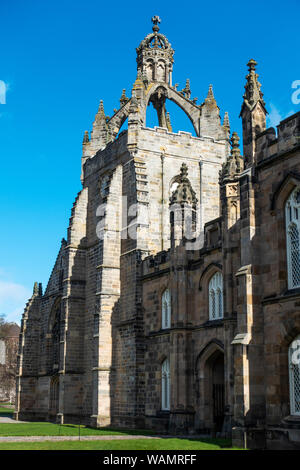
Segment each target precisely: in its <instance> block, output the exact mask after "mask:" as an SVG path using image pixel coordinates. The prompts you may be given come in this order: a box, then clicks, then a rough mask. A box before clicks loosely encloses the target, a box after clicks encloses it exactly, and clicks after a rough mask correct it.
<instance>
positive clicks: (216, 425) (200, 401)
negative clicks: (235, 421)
mask: <svg viewBox="0 0 300 470" xmlns="http://www.w3.org/2000/svg"><path fill="white" fill-rule="evenodd" d="M224 376H225V371H224V351H223V347H222V345H221V344H219V342H215V341H212V342H211V343H209V344H208V345H207V346H206V347H205V348H204V349H203V350H202V352H201V353H200V355H199V357H198V360H197V365H196V400H197V403H196V422H195V425H196V428H197V429H198V431H201V432H202V431H203V432H221V431H222V427H223V423H224V409H225V386H224V384H225V380H224Z"/></svg>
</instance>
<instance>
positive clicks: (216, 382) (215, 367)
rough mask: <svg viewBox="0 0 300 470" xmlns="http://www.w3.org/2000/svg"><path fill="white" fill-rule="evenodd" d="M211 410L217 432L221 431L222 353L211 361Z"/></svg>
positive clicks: (222, 409)
mask: <svg viewBox="0 0 300 470" xmlns="http://www.w3.org/2000/svg"><path fill="white" fill-rule="evenodd" d="M211 375H212V411H213V423H214V428H215V430H216V431H217V432H221V431H222V426H223V422H224V406H225V400H224V354H222V353H218V354H217V357H216V358H215V360H214V361H213V363H212V374H211Z"/></svg>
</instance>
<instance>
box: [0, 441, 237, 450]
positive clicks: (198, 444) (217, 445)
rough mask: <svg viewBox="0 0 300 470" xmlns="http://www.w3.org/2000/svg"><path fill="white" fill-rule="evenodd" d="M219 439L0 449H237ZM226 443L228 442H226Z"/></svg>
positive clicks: (69, 443)
mask: <svg viewBox="0 0 300 470" xmlns="http://www.w3.org/2000/svg"><path fill="white" fill-rule="evenodd" d="M223 444H224V442H222V441H221V440H220V442H218V440H217V439H215V440H194V439H178V438H174V439H173V438H172V439H168V438H166V439H133V440H114V441H61V442H51V441H46V442H14V443H13V442H10V443H9V442H7V443H0V450H239V449H237V448H233V447H229V446H228V445H227V447H226V446H224V445H223ZM227 444H228V443H227Z"/></svg>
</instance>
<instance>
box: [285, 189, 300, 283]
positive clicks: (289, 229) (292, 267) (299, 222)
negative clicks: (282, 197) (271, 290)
mask: <svg viewBox="0 0 300 470" xmlns="http://www.w3.org/2000/svg"><path fill="white" fill-rule="evenodd" d="M285 220H286V244H287V268H288V287H289V289H294V288H295V287H300V240H299V233H300V187H297V188H295V189H294V191H293V192H292V193H291V195H290V197H289V198H288V200H287V202H286V205H285Z"/></svg>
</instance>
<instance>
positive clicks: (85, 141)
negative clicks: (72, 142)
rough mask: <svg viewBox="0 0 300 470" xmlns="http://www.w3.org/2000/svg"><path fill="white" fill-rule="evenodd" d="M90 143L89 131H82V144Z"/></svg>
mask: <svg viewBox="0 0 300 470" xmlns="http://www.w3.org/2000/svg"><path fill="white" fill-rule="evenodd" d="M89 141H90V138H89V131H84V136H83V143H84V144H87V143H88V142H89Z"/></svg>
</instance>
